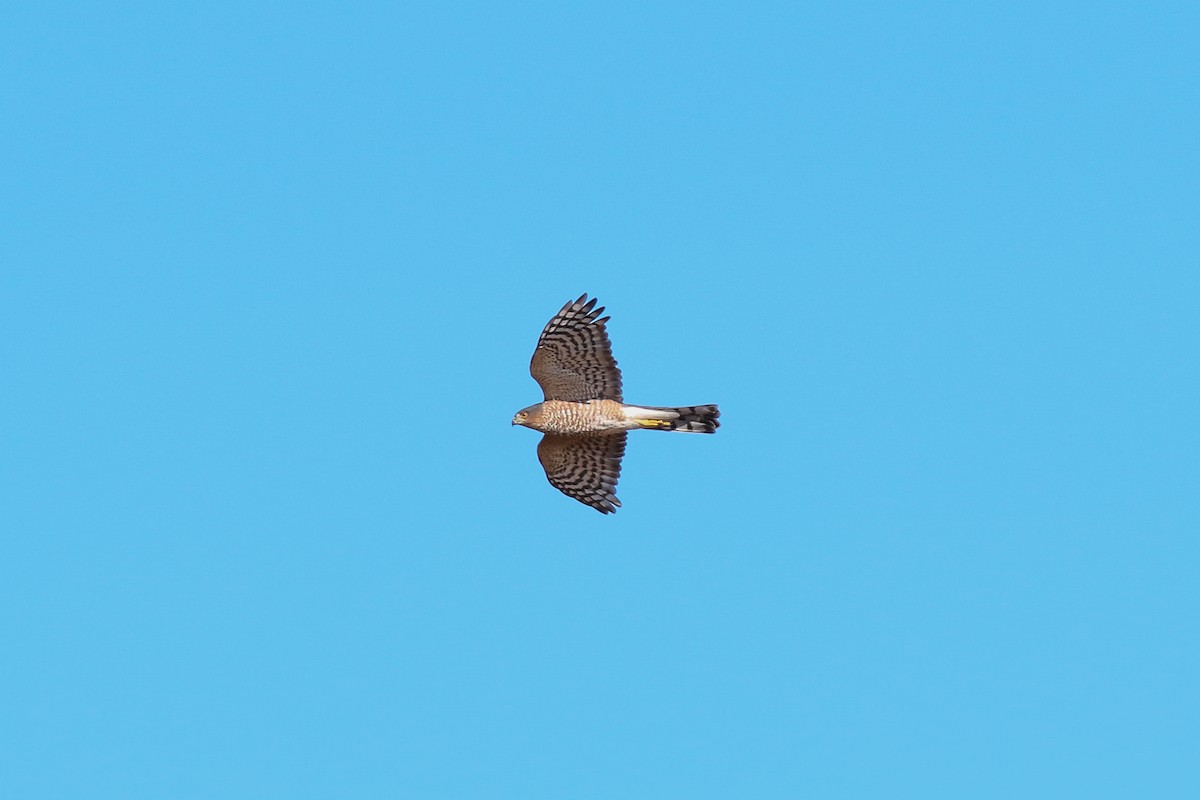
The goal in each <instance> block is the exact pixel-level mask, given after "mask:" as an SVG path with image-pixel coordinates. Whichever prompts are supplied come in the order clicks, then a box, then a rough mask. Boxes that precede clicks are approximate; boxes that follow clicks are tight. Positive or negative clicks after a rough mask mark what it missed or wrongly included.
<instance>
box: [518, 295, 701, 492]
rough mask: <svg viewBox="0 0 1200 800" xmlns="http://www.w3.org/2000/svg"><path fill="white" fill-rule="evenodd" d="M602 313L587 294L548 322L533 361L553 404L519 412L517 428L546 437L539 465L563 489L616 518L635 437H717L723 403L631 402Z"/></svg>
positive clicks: (535, 375)
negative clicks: (629, 437)
mask: <svg viewBox="0 0 1200 800" xmlns="http://www.w3.org/2000/svg"><path fill="white" fill-rule="evenodd" d="M602 313H604V307H603V306H601V307H600V308H596V300H595V298H593V299H591V300H588V296H587V294H583V295H581V296H580V298H579V299H578V300H573V301H571V302H568V303H567V304H566V305H565V306H563V307H562V310H561V311H559V312H558V313H557V314H555V315H554V318H553V319H551V320H550V321H549V322H548V323H546V327H545V328H544V329H543V330H542V335H541V338H539V339H538V343H537V348H536V349H535V350H534V351H533V360H532V361H531V362H530V363H529V372H530V373H531V374H532V375H533V379H534V380H536V381H537V382H538V384H539V385H540V386H541V387H542V394H543V395H545V398H546V399H545V400H544V401H543V402H541V403H537V404H536V405H532V406H529V407H528V408H523V409H521V410H520V411H518V412H517V413H516V416H514V417H513V421H512V424H513V425H523V426H525V427H526V428H533V429H534V430H536V431H541V432H542V433H544V434H546V435H545V436H543V437H542V441H541V442H540V443H539V444H538V460H539V461H541V462H542V468H543V469H544V470H546V477H547V478H548V479H549V480H550V484H551V485H552V486H554V488H555V489H558V490H559V491H560V492H562V493H563V494H565V495H567V496H568V497H573V498H575V499H576V500H578V501H579V502H581V503H584V504H585V505H589V506H591V507H592V508H594V509H596V510H597V511H599V512H600V513H602V514H611V513H612V512H614V511H616V510H617V507H618V506H619V505H621V501H620V500H618V499H617V496H616V494H615V492H616V490H617V478H619V477H620V475H621V457H622V456H623V455H625V435H626V432H627V431H631V430H637V429H645V430H651V431H681V432H683V433H716V431H717V428H718V427H719V426H720V423H719V422H717V417H719V416H721V412H720V411H718V410H717V407H716V406H715V405H707V406H681V407H678V408H663V407H658V406H632V405H626V404H625V403H623V402H622V401H621V400H622V398H621V370H619V369H617V361H616V359H614V358H613V355H612V346H611V345H610V344H609V342H608V331H607V330H605V327H604V324H605V323H606V322H608V320H609V317H601V316H600V315H601V314H602Z"/></svg>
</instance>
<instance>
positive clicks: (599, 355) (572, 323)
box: [529, 294, 621, 402]
mask: <svg viewBox="0 0 1200 800" xmlns="http://www.w3.org/2000/svg"><path fill="white" fill-rule="evenodd" d="M595 305H596V300H595V298H592V299H591V300H588V296H587V295H586V294H584V295H582V296H581V297H580V298H579V299H578V300H575V301H572V302H569V303H567V304H566V305H565V306H563V307H562V310H561V311H559V312H558V313H557V314H555V315H554V318H553V319H551V320H550V321H549V322H548V323H546V327H545V328H544V329H543V330H542V335H541V338H540V339H538V343H537V348H536V349H535V350H534V351H533V360H532V361H530V362H529V372H530V374H532V375H533V379H534V380H536V381H537V382H538V384H539V385H540V386H541V387H542V394H544V395H545V398H546V399H547V400H572V401H576V402H579V401H583V400H598V399H605V400H617V401H620V400H621V370H619V369H617V361H616V359H615V358H613V354H612V345H610V344H609V341H608V331H607V330H606V329H605V327H604V324H605V323H606V322H608V319H609V318H608V317H601V316H600V315H601V314H602V313H603V312H604V307H603V306H601V307H600V308H595Z"/></svg>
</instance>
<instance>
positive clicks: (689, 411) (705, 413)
mask: <svg viewBox="0 0 1200 800" xmlns="http://www.w3.org/2000/svg"><path fill="white" fill-rule="evenodd" d="M625 416H626V417H627V418H629V419H632V420H634V421H636V422H637V424H638V427H641V428H646V429H648V430H658V431H681V432H683V433H716V432H717V428H719V427H721V423H719V422H717V417H719V416H721V412H720V411H719V410H718V409H717V407H716V406H715V405H712V406H680V407H679V408H670V407H662V408H660V407H658V406H625Z"/></svg>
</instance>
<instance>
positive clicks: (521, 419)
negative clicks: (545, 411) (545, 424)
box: [512, 403, 542, 428]
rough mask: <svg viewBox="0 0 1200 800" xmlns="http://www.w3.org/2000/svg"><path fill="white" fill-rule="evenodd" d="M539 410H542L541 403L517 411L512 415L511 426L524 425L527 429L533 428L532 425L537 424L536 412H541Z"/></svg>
mask: <svg viewBox="0 0 1200 800" xmlns="http://www.w3.org/2000/svg"><path fill="white" fill-rule="evenodd" d="M541 408H542V404H541V403H538V404H537V405H534V406H527V407H525V408H522V409H521V410H520V411H518V412H517V413H516V414H514V415H513V420H512V424H513V425H524V426H525V427H527V428H531V427H533V425H534V424H536V423H537V414H538V411H540V410H541Z"/></svg>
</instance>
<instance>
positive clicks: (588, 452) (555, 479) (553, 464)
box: [538, 431, 625, 514]
mask: <svg viewBox="0 0 1200 800" xmlns="http://www.w3.org/2000/svg"><path fill="white" fill-rule="evenodd" d="M623 455H625V431H621V432H620V433H608V434H583V435H579V436H557V435H555V434H552V433H547V434H546V435H545V436H543V437H542V441H541V442H539V443H538V461H541V462H542V468H543V469H545V470H546V477H547V478H549V479H550V483H551V484H552V485H553V486H554V488H555V489H558V490H559V491H560V492H562V493H563V494H565V495H567V496H568V497H574V498H575V499H576V500H578V501H579V502H581V503H583V504H585V505H589V506H591V507H592V508H594V509H596V510H597V511H599V512H600V513H601V514H611V513H612V512H614V511H616V510H617V506H619V505H621V501H620V500H618V499H617V495H616V494H615V492H616V491H617V479H618V478H620V477H621V456H623Z"/></svg>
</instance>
